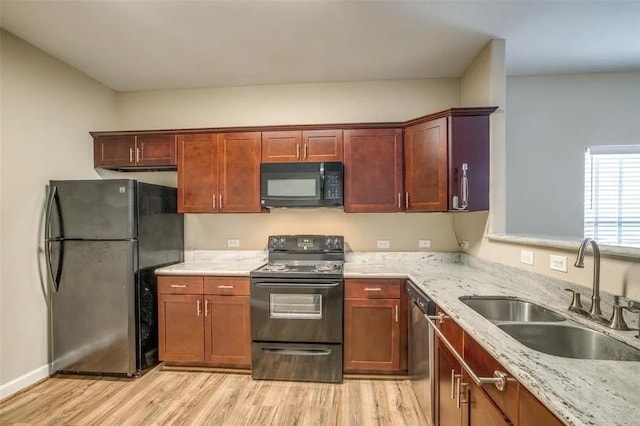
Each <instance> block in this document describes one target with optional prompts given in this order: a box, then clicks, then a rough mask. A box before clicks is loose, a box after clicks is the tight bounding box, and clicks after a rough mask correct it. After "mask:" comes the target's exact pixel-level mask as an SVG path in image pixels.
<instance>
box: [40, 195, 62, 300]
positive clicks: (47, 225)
mask: <svg viewBox="0 0 640 426" xmlns="http://www.w3.org/2000/svg"><path fill="white" fill-rule="evenodd" d="M57 195H58V187H57V186H53V187H51V188H50V189H49V199H48V200H47V216H46V218H45V221H44V257H45V261H46V264H47V271H48V272H49V276H50V277H51V284H52V285H53V290H54V291H56V292H57V291H58V286H59V283H58V280H57V279H56V277H55V276H54V275H53V268H52V266H51V247H50V244H51V241H49V238H50V235H49V232H50V226H51V214H52V212H53V203H54V201H55V199H56V196H57Z"/></svg>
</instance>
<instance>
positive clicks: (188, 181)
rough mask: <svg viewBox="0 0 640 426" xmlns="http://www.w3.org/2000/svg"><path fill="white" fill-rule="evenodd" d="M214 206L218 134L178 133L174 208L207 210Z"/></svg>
mask: <svg viewBox="0 0 640 426" xmlns="http://www.w3.org/2000/svg"><path fill="white" fill-rule="evenodd" d="M217 207H218V135H216V134H215V133H205V134H193V135H181V136H178V211H179V212H180V213H211V212H216V211H217Z"/></svg>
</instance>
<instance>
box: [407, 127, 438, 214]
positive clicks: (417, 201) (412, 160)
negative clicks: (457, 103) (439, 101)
mask: <svg viewBox="0 0 640 426" xmlns="http://www.w3.org/2000/svg"><path fill="white" fill-rule="evenodd" d="M404 161H405V191H406V192H405V202H406V203H407V206H406V210H407V211H416V212H420V211H446V210H447V208H448V204H447V171H448V164H447V118H446V117H443V118H439V119H437V120H433V121H429V122H427V123H422V124H417V125H415V126H410V127H407V128H406V129H405V138H404Z"/></svg>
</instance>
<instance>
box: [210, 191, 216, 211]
mask: <svg viewBox="0 0 640 426" xmlns="http://www.w3.org/2000/svg"><path fill="white" fill-rule="evenodd" d="M211 200H212V202H211V204H213V209H214V210H215V209H216V194H212V195H211Z"/></svg>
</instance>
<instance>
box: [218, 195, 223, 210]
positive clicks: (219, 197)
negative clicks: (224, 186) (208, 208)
mask: <svg viewBox="0 0 640 426" xmlns="http://www.w3.org/2000/svg"><path fill="white" fill-rule="evenodd" d="M218 199H219V201H220V203H218V204H219V205H220V210H222V194H220V195H218Z"/></svg>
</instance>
